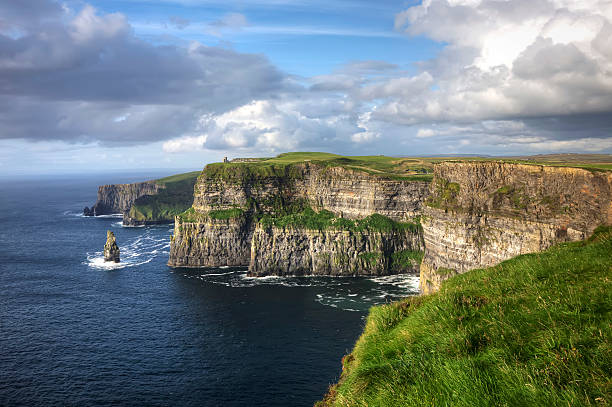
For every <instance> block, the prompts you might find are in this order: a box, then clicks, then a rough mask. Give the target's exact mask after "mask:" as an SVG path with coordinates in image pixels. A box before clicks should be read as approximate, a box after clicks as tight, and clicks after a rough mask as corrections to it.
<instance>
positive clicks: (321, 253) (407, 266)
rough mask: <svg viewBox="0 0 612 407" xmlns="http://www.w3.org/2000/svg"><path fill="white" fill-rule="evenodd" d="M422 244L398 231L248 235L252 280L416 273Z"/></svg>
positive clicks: (272, 230)
mask: <svg viewBox="0 0 612 407" xmlns="http://www.w3.org/2000/svg"><path fill="white" fill-rule="evenodd" d="M422 249H423V244H422V240H421V236H420V234H419V233H414V232H410V231H407V230H403V231H388V232H381V231H368V230H364V231H350V230H341V229H328V230H305V229H303V228H293V227H282V228H279V227H264V226H262V225H258V226H257V227H256V229H255V232H254V233H253V238H252V244H251V258H250V265H249V274H250V275H252V276H265V275H271V274H273V275H279V276H286V275H290V276H295V275H297V276H302V275H331V276H380V275H388V274H396V273H405V272H417V271H418V264H419V262H420V257H421V255H422Z"/></svg>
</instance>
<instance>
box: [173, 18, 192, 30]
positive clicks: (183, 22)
mask: <svg viewBox="0 0 612 407" xmlns="http://www.w3.org/2000/svg"><path fill="white" fill-rule="evenodd" d="M169 20H170V24H172V25H173V26H174V27H175V28H177V29H179V30H182V29H184V28H186V27H188V26H189V24H191V21H189V20H188V19H186V18H183V17H179V16H170V18H169Z"/></svg>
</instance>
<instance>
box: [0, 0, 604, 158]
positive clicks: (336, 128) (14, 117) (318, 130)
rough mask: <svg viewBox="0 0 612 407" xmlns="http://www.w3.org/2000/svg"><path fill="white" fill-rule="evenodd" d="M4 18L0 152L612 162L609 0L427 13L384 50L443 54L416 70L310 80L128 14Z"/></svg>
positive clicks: (40, 3)
mask: <svg viewBox="0 0 612 407" xmlns="http://www.w3.org/2000/svg"><path fill="white" fill-rule="evenodd" d="M363 4H364V5H365V4H366V3H365V2H364V3H363ZM0 16H1V17H0V111H1V112H2V114H1V115H0V139H16V138H22V139H26V140H31V141H40V140H63V141H66V142H69V143H90V144H88V145H91V143H93V144H96V145H103V146H127V145H143V144H147V143H151V142H156V141H158V142H159V144H158V145H163V151H164V152H166V153H174V154H188V153H192V152H193V151H206V150H212V151H224V152H225V151H231V150H234V151H237V152H241V153H245V154H246V153H248V154H268V153H273V152H280V151H288V150H299V149H303V150H306V149H308V150H326V151H339V152H344V153H349V152H355V153H358V154H364V153H371V152H373V151H376V152H377V153H386V154H435V153H448V154H451V153H484V154H500V153H508V154H525V153H529V152H530V151H538V152H541V151H571V149H575V150H578V151H611V150H612V147H611V145H610V139H611V138H612V137H611V135H612V21H611V19H612V8H611V7H610V4H609V2H606V1H603V0H602V1H598V0H512V1H507V0H505V1H499V0H423V1H422V2H420V3H419V4H417V5H414V6H411V7H408V8H406V9H405V10H403V11H400V12H399V13H398V14H397V16H396V19H395V27H396V30H397V32H394V33H390V32H384V33H381V36H380V38H384V37H398V36H404V35H412V36H414V35H418V36H423V37H427V38H430V39H433V40H435V41H439V42H440V43H441V44H443V48H442V49H441V51H440V52H439V53H438V54H437V55H436V56H435V57H434V58H432V59H430V60H427V61H419V62H418V63H416V64H414V65H413V66H409V67H407V66H398V65H397V64H393V63H390V62H387V61H379V60H370V59H369V58H368V56H367V55H364V56H363V60H356V61H351V62H349V63H347V64H344V65H341V66H339V67H338V68H337V69H335V70H333V71H332V72H329V73H326V74H323V75H317V76H315V77H311V78H295V77H291V76H289V75H288V74H285V73H283V72H280V71H279V70H278V69H277V68H276V67H275V66H273V65H272V64H271V63H270V61H269V60H268V59H267V58H266V57H265V56H262V55H254V54H245V53H239V52H236V51H233V50H231V49H226V48H220V47H211V46H206V45H203V44H201V43H198V42H192V43H190V44H188V45H185V43H183V44H182V45H181V46H175V45H172V46H170V45H154V44H151V43H148V42H145V41H143V40H141V39H139V38H138V37H136V36H135V34H134V30H133V27H132V25H130V23H129V22H128V20H127V19H126V17H125V16H124V15H122V14H118V13H111V14H104V13H100V12H97V11H96V10H95V9H94V8H93V7H91V6H88V5H85V6H83V7H82V8H81V9H79V10H70V9H67V8H66V7H65V6H61V5H60V4H59V3H56V2H54V1H51V0H23V1H20V2H4V3H1V4H0ZM169 22H170V24H172V25H173V26H174V27H176V28H177V29H185V28H186V27H188V26H189V28H188V29H186V30H185V31H189V32H191V31H194V30H196V31H199V32H202V31H203V30H207V31H210V32H211V33H214V34H215V35H217V36H223V35H225V34H227V33H229V32H230V31H236V30H243V31H244V32H245V33H252V32H254V33H256V32H258V30H263V29H264V28H265V27H259V28H258V27H257V26H252V25H249V22H248V20H247V18H246V16H245V15H244V14H239V13H229V14H226V15H224V16H223V17H222V18H220V19H218V20H216V21H213V22H211V23H209V24H207V25H198V24H191V22H190V21H188V20H186V19H184V18H182V17H170V18H169ZM306 28H308V27H306ZM275 29H279V30H281V31H283V32H285V31H287V30H288V31H287V32H293V33H295V34H299V35H305V34H313V33H319V34H320V33H321V31H319V30H318V29H317V30H311V29H306V30H304V27H301V28H300V27H298V28H297V29H296V28H295V27H276V28H275ZM285 29H286V30H285ZM361 29H362V28H361V27H355V28H354V29H353V28H350V27H349V28H342V29H338V28H337V27H332V28H331V29H330V30H331V31H329V32H328V31H327V29H325V32H326V33H331V32H332V31H333V32H334V33H336V34H340V35H349V34H350V33H351V32H352V33H353V34H354V33H358V32H361V31H360V30H361ZM363 29H367V27H365V28H363ZM266 32H267V33H269V31H266ZM279 32H280V31H279ZM353 34H350V35H353ZM546 146H548V149H549V150H546V148H547V147H546Z"/></svg>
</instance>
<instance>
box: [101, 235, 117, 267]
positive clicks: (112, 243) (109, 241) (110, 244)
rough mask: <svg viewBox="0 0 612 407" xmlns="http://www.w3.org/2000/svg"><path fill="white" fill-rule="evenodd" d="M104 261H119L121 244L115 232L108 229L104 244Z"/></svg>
mask: <svg viewBox="0 0 612 407" xmlns="http://www.w3.org/2000/svg"><path fill="white" fill-rule="evenodd" d="M104 261H114V262H115V263H119V246H117V240H116V239H115V234H114V233H113V232H111V231H110V230H107V231H106V244H105V245H104Z"/></svg>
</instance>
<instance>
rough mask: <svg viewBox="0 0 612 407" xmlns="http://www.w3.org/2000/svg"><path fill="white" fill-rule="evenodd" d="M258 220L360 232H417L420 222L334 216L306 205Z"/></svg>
mask: <svg viewBox="0 0 612 407" xmlns="http://www.w3.org/2000/svg"><path fill="white" fill-rule="evenodd" d="M260 222H261V223H262V225H263V226H264V227H270V226H276V227H281V228H282V227H299V228H305V229H311V230H326V229H329V228H335V229H341V230H349V231H353V232H361V231H364V230H370V231H378V232H392V231H402V230H409V231H411V232H417V231H418V230H419V229H420V227H421V226H420V224H418V223H413V222H396V221H394V220H393V219H390V218H388V217H386V216H383V215H380V214H378V213H374V214H372V215H369V216H366V217H365V218H363V219H356V220H352V219H346V218H339V217H336V216H335V215H334V214H333V213H332V212H330V211H328V210H325V209H324V210H321V211H319V212H317V211H315V210H313V209H312V208H310V207H306V208H305V209H303V210H302V211H300V212H296V213H291V214H287V215H280V216H279V215H269V214H266V215H262V217H261V220H260Z"/></svg>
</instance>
